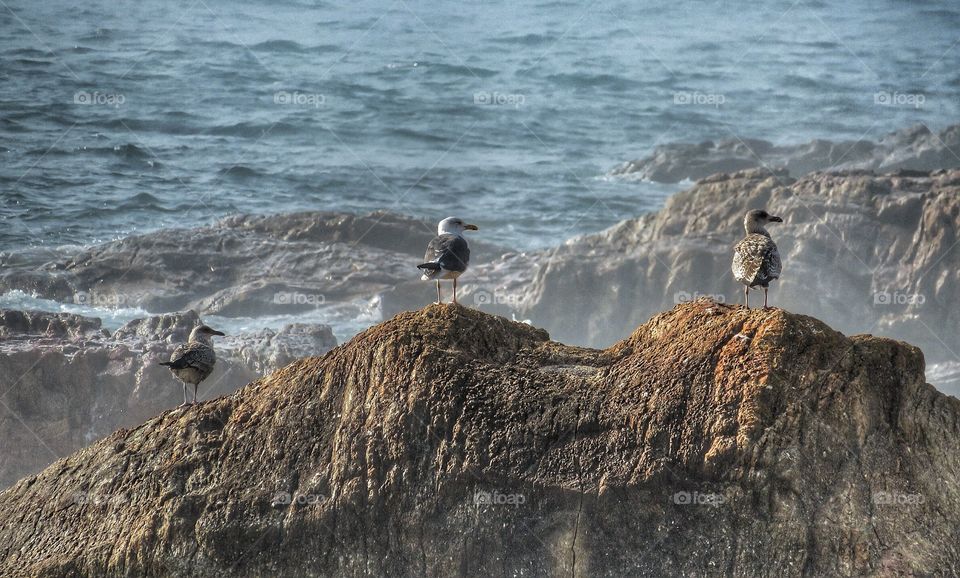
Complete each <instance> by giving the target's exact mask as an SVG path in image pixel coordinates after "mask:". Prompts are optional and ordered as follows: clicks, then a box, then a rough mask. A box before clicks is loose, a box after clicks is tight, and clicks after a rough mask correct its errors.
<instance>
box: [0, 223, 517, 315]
mask: <svg viewBox="0 0 960 578" xmlns="http://www.w3.org/2000/svg"><path fill="white" fill-rule="evenodd" d="M435 231H436V224H435V223H423V222H421V221H419V220H417V219H413V218H410V217H403V216H400V215H394V214H390V213H383V212H378V213H371V214H368V215H362V216H358V215H350V214H342V213H331V212H303V213H292V214H284V215H270V216H235V217H229V218H226V219H223V220H221V221H220V222H218V223H217V224H215V225H213V226H211V227H201V228H196V229H188V230H184V229H164V230H160V231H156V232H153V233H149V234H146V235H135V236H130V237H126V238H124V239H121V240H118V241H113V242H109V243H103V244H100V245H96V246H93V247H89V248H86V249H82V250H80V251H78V252H76V253H75V254H72V255H66V256H64V257H62V258H61V259H55V260H53V261H50V262H46V263H38V262H37V261H36V260H35V258H34V259H28V258H25V257H23V256H14V257H15V258H11V259H10V262H9V263H6V264H5V267H4V270H3V273H2V275H0V291H9V290H20V291H24V292H26V293H28V294H31V295H36V296H38V297H43V298H48V299H55V300H57V301H60V302H67V303H74V302H89V303H105V304H108V305H113V306H117V305H119V306H124V307H140V308H143V309H144V310H146V311H149V312H151V313H163V312H168V311H177V310H188V309H193V310H196V311H197V312H198V313H200V314H202V315H212V314H216V315H221V316H227V317H260V316H264V315H280V314H295V313H298V312H303V311H307V310H310V309H314V308H316V307H318V306H320V305H324V306H330V307H337V306H339V307H342V308H345V309H347V310H350V311H354V310H359V309H362V308H365V304H366V302H367V301H369V300H370V299H373V298H375V297H376V296H377V295H379V294H380V293H381V292H384V291H396V290H397V288H398V287H402V286H403V284H404V282H407V281H413V280H416V279H418V278H419V275H420V273H419V271H418V270H417V269H416V264H417V263H418V262H419V259H421V258H422V257H423V252H424V249H425V248H426V246H427V243H428V242H429V241H430V239H431V238H432V237H433V236H434V235H435V234H436V233H435ZM471 245H472V246H473V247H474V250H475V252H476V253H477V254H481V255H482V254H488V255H496V254H499V253H500V252H501V251H500V250H498V249H496V248H495V247H494V246H493V245H490V244H488V243H485V242H484V241H483V240H482V239H480V240H478V241H475V242H474V241H473V240H471ZM40 255H41V256H42V255H44V254H42V253H41V254H40ZM34 257H36V255H35V256H34ZM38 268H39V269H40V270H39V271H38ZM410 287H411V289H412V286H410ZM432 295H433V294H432V292H431V291H430V288H429V287H426V286H424V285H423V284H419V285H416V293H415V294H411V295H410V296H403V297H401V299H407V300H413V299H418V300H419V301H418V306H422V305H424V304H426V303H429V302H430V300H431V297H432ZM358 301H359V302H361V304H359V305H358V304H357V302H358Z"/></svg>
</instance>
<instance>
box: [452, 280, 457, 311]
mask: <svg viewBox="0 0 960 578" xmlns="http://www.w3.org/2000/svg"><path fill="white" fill-rule="evenodd" d="M453 304H454V305H456V304H457V278H456V277H454V278H453Z"/></svg>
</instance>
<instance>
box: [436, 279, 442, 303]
mask: <svg viewBox="0 0 960 578" xmlns="http://www.w3.org/2000/svg"><path fill="white" fill-rule="evenodd" d="M437 303H443V297H441V296H440V280H439V279H438V280H437Z"/></svg>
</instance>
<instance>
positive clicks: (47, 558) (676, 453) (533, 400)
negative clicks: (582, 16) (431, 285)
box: [0, 300, 960, 577]
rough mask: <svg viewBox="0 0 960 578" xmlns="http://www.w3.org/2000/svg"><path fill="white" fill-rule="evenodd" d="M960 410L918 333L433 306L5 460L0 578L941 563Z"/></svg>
mask: <svg viewBox="0 0 960 578" xmlns="http://www.w3.org/2000/svg"><path fill="white" fill-rule="evenodd" d="M958 429H960V401H958V400H957V399H954V398H950V397H948V396H945V395H943V394H941V393H939V392H937V391H936V390H935V389H934V388H933V387H931V386H930V385H927V384H925V383H924V361H923V356H922V354H921V353H920V351H919V350H918V349H916V348H915V347H912V346H909V345H907V344H904V343H900V342H896V341H892V340H888V339H883V338H876V337H871V336H855V337H849V338H848V337H845V336H843V335H841V334H840V333H837V332H835V331H833V330H831V329H830V328H829V327H827V326H826V325H824V324H823V323H821V322H819V321H817V320H815V319H812V318H809V317H805V316H801V315H796V314H791V313H786V312H784V311H782V310H778V309H771V310H752V311H747V310H746V309H744V308H742V307H735V306H727V305H718V304H716V303H714V302H711V301H708V300H699V301H696V302H694V303H689V304H684V305H680V306H678V307H677V308H675V309H674V310H672V311H670V312H666V313H663V314H660V315H658V316H656V317H654V318H653V319H651V320H650V321H649V322H648V323H646V324H644V325H643V326H641V327H640V328H638V329H637V330H636V331H635V332H634V333H633V334H632V335H631V336H630V337H629V338H627V339H625V340H624V341H622V342H619V343H617V344H616V345H614V346H613V347H611V348H609V349H607V350H602V351H600V350H591V349H583V348H576V347H569V346H565V345H561V344H559V343H555V342H551V341H549V340H548V337H547V334H546V333H545V332H543V331H541V330H538V329H535V328H533V327H530V326H527V325H524V324H518V323H511V322H509V321H506V320H504V319H502V318H498V317H493V316H490V315H486V314H484V313H481V312H478V311H475V310H470V309H466V308H463V307H454V306H430V307H428V308H426V309H424V310H422V311H418V312H410V313H403V314H401V315H399V316H397V317H396V318H394V319H392V320H390V321H388V322H386V323H383V324H381V325H379V326H376V327H374V328H372V329H370V330H368V331H366V332H364V333H361V334H360V335H358V336H357V337H356V338H354V339H353V340H351V341H350V342H348V343H347V344H345V345H343V346H340V347H338V348H337V349H335V350H333V351H331V352H329V353H327V354H326V355H325V356H323V357H314V358H309V359H304V360H301V361H298V362H296V363H294V364H292V365H290V366H288V367H286V368H284V369H282V370H280V371H278V372H276V373H274V374H273V375H271V376H269V377H266V378H264V379H261V380H259V381H257V382H254V383H252V384H250V385H248V386H247V387H245V388H243V389H241V390H239V391H237V392H235V393H234V394H232V395H229V396H225V397H222V398H219V399H216V400H212V401H207V402H204V403H202V404H200V405H198V406H195V407H192V408H186V409H176V410H171V411H167V412H165V413H163V414H161V415H160V416H158V417H155V418H153V419H151V420H149V421H147V422H146V423H144V424H143V425H141V426H139V427H137V428H134V429H131V430H120V431H118V432H116V433H115V434H114V435H112V436H110V437H109V438H107V439H104V440H102V441H100V442H98V443H96V444H95V445H93V446H91V447H89V448H86V449H84V450H81V451H79V452H77V453H75V454H73V455H71V456H69V457H67V458H64V459H62V460H60V461H58V462H57V463H55V464H53V465H51V466H50V467H49V468H47V469H46V470H44V471H43V472H41V473H40V474H38V475H36V476H33V477H30V478H27V479H24V480H22V481H20V482H19V483H18V484H16V485H15V486H13V487H12V488H10V489H8V490H7V491H5V492H4V493H2V494H0V519H2V520H4V523H3V525H2V526H0V574H2V575H4V576H16V575H20V574H23V575H29V576H49V577H53V576H57V577H59V576H72V577H83V576H134V575H135V576H198V577H213V576H298V577H299V576H331V575H337V576H483V577H486V576H494V575H496V576H501V575H514V576H519V575H523V576H559V575H569V576H663V575H688V576H690V575H698V576H702V575H713V574H725V575H732V576H801V575H805V576H852V575H857V576H864V575H866V576H891V575H946V574H950V573H951V572H952V571H954V570H955V569H956V568H957V567H960V548H958V546H957V544H958V543H960V542H958V540H960V521H958V520H960V491H958V490H957V488H960V459H958V452H957V450H956V444H955V441H956V438H957V435H958V434H960V431H958Z"/></svg>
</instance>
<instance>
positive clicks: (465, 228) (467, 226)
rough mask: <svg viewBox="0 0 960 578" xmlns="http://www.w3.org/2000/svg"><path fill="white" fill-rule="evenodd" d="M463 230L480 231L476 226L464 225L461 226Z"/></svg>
mask: <svg viewBox="0 0 960 578" xmlns="http://www.w3.org/2000/svg"><path fill="white" fill-rule="evenodd" d="M463 229H464V230H465V231H479V230H480V227H478V226H476V225H464V226H463Z"/></svg>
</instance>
